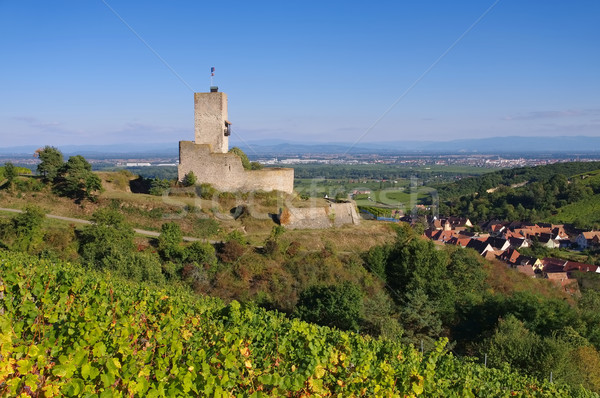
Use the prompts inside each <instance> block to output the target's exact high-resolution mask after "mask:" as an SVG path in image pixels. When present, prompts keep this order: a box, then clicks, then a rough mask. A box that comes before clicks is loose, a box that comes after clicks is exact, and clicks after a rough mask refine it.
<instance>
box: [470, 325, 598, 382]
mask: <svg viewBox="0 0 600 398" xmlns="http://www.w3.org/2000/svg"><path fill="white" fill-rule="evenodd" d="M481 349H485V350H486V352H487V353H488V361H489V363H490V365H492V366H496V367H501V366H502V365H503V364H504V363H508V364H511V366H512V367H514V368H517V369H521V370H523V371H525V372H527V373H528V374H531V375H534V376H535V377H538V378H540V379H541V378H544V377H549V375H550V372H552V375H553V379H554V380H556V381H562V382H564V383H569V384H572V385H579V384H583V385H584V386H585V387H586V388H593V389H596V390H597V389H598V387H599V385H598V384H597V383H598V378H597V377H595V378H590V377H588V375H587V374H586V372H587V371H586V369H585V368H586V365H585V364H583V363H582V362H581V357H582V355H584V356H585V357H586V359H587V360H588V361H592V363H598V360H599V358H600V357H599V356H598V352H597V351H596V350H595V349H594V348H593V347H591V346H589V343H588V342H587V340H586V339H584V338H582V337H581V336H580V335H579V334H578V333H577V332H575V331H574V330H573V329H572V328H570V327H566V328H565V329H563V330H561V331H560V332H559V333H554V334H552V335H538V334H536V333H534V332H531V331H530V330H529V329H528V328H527V327H526V326H525V324H524V323H523V322H521V321H519V320H518V319H517V318H515V317H514V316H512V315H509V316H508V317H507V318H505V319H500V322H499V323H498V327H497V328H496V330H495V332H494V334H493V335H492V336H491V337H490V338H489V339H487V340H486V341H485V342H484V343H483V344H482V346H481Z"/></svg>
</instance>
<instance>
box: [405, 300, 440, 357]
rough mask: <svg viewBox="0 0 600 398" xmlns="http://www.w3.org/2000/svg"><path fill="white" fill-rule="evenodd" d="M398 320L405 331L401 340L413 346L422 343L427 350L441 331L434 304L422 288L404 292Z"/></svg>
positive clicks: (432, 345) (431, 346) (433, 344)
mask: <svg viewBox="0 0 600 398" xmlns="http://www.w3.org/2000/svg"><path fill="white" fill-rule="evenodd" d="M399 321H400V324H401V325H402V327H403V329H404V331H405V334H404V336H403V341H404V342H406V343H411V344H414V345H415V346H417V345H419V344H420V343H422V344H423V347H424V349H426V350H428V351H429V350H431V349H432V348H433V347H434V346H435V340H436V338H437V337H438V336H439V335H440V333H441V331H442V320H441V318H440V315H439V313H438V310H437V308H436V304H435V302H434V301H433V300H431V299H430V298H429V296H428V295H427V294H426V293H425V291H424V290H423V289H422V288H417V289H414V290H411V291H409V292H407V293H406V295H405V299H404V303H403V305H402V306H401V310H400V317H399Z"/></svg>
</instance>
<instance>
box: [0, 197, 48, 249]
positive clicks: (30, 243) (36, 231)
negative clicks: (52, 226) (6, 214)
mask: <svg viewBox="0 0 600 398" xmlns="http://www.w3.org/2000/svg"><path fill="white" fill-rule="evenodd" d="M45 217H46V216H45V214H44V211H43V210H42V209H41V208H39V207H37V206H34V205H28V206H27V207H26V208H25V211H24V212H23V213H20V214H18V215H16V216H15V217H13V218H12V219H11V220H10V223H7V224H4V225H3V228H2V231H1V234H0V235H1V236H0V238H2V239H7V240H8V239H12V245H11V249H12V250H16V251H24V252H28V251H30V250H31V249H32V248H33V247H34V246H35V245H36V243H38V242H39V241H41V240H42V237H43V235H42V233H41V228H42V223H43V222H44V218H45Z"/></svg>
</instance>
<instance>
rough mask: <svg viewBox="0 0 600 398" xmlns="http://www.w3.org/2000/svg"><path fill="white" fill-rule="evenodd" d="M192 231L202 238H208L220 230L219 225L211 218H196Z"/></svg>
mask: <svg viewBox="0 0 600 398" xmlns="http://www.w3.org/2000/svg"><path fill="white" fill-rule="evenodd" d="M194 232H196V233H197V234H198V235H199V236H201V237H203V238H210V237H213V236H215V235H217V234H219V232H221V225H220V224H219V222H218V221H217V220H215V219H213V218H196V219H195V220H194Z"/></svg>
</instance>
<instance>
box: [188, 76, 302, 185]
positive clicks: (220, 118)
mask: <svg viewBox="0 0 600 398" xmlns="http://www.w3.org/2000/svg"><path fill="white" fill-rule="evenodd" d="M194 118H195V140H194V141H179V166H178V168H177V169H178V178H179V180H180V181H182V180H183V179H184V178H185V176H186V174H188V173H189V172H193V173H194V175H195V176H196V178H197V183H198V184H205V183H207V184H210V185H212V186H213V187H214V188H215V189H217V190H219V191H224V192H238V191H239V192H250V191H274V190H276V191H282V192H286V193H292V192H293V190H294V169H289V168H265V169H261V170H245V169H244V167H243V166H242V161H241V159H240V158H239V157H238V156H237V155H236V154H234V153H229V136H230V134H231V123H230V122H229V120H228V119H227V94H225V93H221V92H219V90H218V88H217V87H211V90H210V92H208V93H194Z"/></svg>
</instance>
